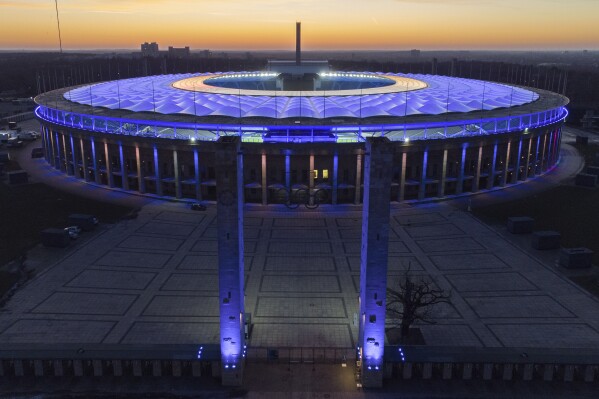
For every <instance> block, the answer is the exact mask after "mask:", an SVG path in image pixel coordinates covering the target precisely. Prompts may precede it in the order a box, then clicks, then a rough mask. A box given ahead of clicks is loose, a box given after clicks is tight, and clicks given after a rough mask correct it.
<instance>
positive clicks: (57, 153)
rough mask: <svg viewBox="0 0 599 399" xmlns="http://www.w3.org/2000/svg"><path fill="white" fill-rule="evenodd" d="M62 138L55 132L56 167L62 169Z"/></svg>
mask: <svg viewBox="0 0 599 399" xmlns="http://www.w3.org/2000/svg"><path fill="white" fill-rule="evenodd" d="M59 143H60V140H59V138H58V132H55V133H54V147H55V149H56V157H55V158H54V167H55V168H56V169H58V170H62V166H61V165H62V161H61V159H62V156H61V155H60V153H61V151H60V144H59Z"/></svg>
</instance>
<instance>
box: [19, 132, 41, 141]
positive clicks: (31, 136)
mask: <svg viewBox="0 0 599 399" xmlns="http://www.w3.org/2000/svg"><path fill="white" fill-rule="evenodd" d="M17 139H18V140H23V141H35V140H37V136H36V135H35V133H32V132H21V133H19V134H17Z"/></svg>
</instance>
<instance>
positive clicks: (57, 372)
mask: <svg viewBox="0 0 599 399" xmlns="http://www.w3.org/2000/svg"><path fill="white" fill-rule="evenodd" d="M52 366H53V368H54V376H55V377H62V376H63V375H64V368H63V366H62V360H53V361H52Z"/></svg>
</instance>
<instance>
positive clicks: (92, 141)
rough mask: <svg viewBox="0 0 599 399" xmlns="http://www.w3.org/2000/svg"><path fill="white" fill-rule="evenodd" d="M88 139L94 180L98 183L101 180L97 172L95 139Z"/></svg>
mask: <svg viewBox="0 0 599 399" xmlns="http://www.w3.org/2000/svg"><path fill="white" fill-rule="evenodd" d="M89 141H90V143H91V145H92V162H93V163H94V165H93V167H94V180H95V182H96V184H100V183H101V180H100V173H98V155H97V154H96V141H95V140H94V138H93V137H90V138H89Z"/></svg>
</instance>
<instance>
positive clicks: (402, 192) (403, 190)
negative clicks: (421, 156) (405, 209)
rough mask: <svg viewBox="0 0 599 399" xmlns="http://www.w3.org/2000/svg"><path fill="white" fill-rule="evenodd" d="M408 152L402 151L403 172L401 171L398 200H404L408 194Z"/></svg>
mask: <svg viewBox="0 0 599 399" xmlns="http://www.w3.org/2000/svg"><path fill="white" fill-rule="evenodd" d="M407 159H408V154H407V153H405V152H402V153H401V172H400V173H399V190H398V193H397V202H402V201H403V200H404V198H405V195H406V164H407Z"/></svg>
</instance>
